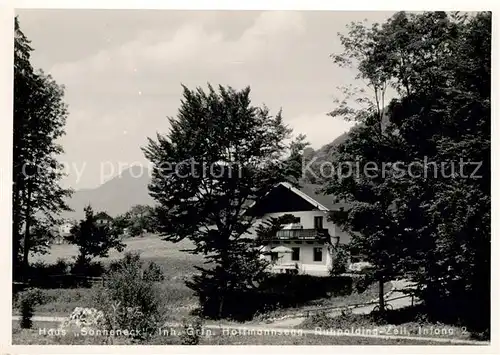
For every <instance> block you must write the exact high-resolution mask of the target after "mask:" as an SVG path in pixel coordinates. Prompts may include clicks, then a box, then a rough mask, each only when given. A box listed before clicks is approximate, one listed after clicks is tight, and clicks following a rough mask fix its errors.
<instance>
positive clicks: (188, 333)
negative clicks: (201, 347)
mask: <svg viewBox="0 0 500 355" xmlns="http://www.w3.org/2000/svg"><path fill="white" fill-rule="evenodd" d="M202 326H203V323H202V320H201V318H199V317H193V318H191V319H184V320H183V322H182V327H183V332H182V333H181V335H180V340H181V344H182V345H198V344H199V342H200V335H201V334H202Z"/></svg>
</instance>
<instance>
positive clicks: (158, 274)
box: [144, 261, 165, 282]
mask: <svg viewBox="0 0 500 355" xmlns="http://www.w3.org/2000/svg"><path fill="white" fill-rule="evenodd" d="M144 279H145V280H147V281H151V282H161V281H163V280H165V276H164V275H163V271H162V269H161V266H160V265H158V264H156V263H155V262H153V261H150V262H149V264H148V267H147V269H146V270H144Z"/></svg>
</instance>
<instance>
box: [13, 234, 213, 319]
mask: <svg viewBox="0 0 500 355" xmlns="http://www.w3.org/2000/svg"><path fill="white" fill-rule="evenodd" d="M125 243H126V248H125V250H124V251H123V252H122V253H118V252H116V251H112V252H110V254H109V257H108V258H101V259H98V260H100V261H102V262H103V263H104V264H107V263H109V262H111V261H113V260H117V259H120V258H121V257H123V255H124V254H125V253H126V252H138V253H140V255H141V259H142V260H143V261H144V263H145V264H147V263H148V262H149V261H153V262H155V263H157V264H159V265H160V266H161V267H162V269H163V273H164V276H165V280H164V281H163V282H162V284H161V285H160V287H161V288H162V290H163V291H164V292H163V294H164V297H165V300H166V303H167V304H168V305H169V308H171V311H172V320H177V319H179V317H182V316H184V315H186V314H187V313H188V309H189V308H190V307H193V306H194V305H196V299H195V297H194V295H193V292H192V290H191V289H189V288H188V287H187V286H186V285H185V283H184V279H185V278H186V277H188V276H189V275H191V274H192V273H194V272H196V269H195V268H194V266H202V265H203V258H202V257H201V256H197V255H192V254H189V253H187V252H184V251H182V250H183V249H186V248H188V249H189V248H191V247H192V244H191V243H190V242H189V241H182V242H179V243H171V242H166V241H163V240H161V239H160V238H159V237H157V236H148V237H144V238H130V239H127V240H126V241H125ZM77 254H78V250H77V248H76V247H75V246H73V245H67V244H63V245H54V246H53V247H52V248H51V250H50V253H48V254H45V255H38V256H36V257H34V258H32V262H37V261H41V262H44V263H47V264H52V263H55V262H56V261H57V260H58V259H66V260H68V261H71V260H72V259H73V258H74V257H75V256H76V255H77ZM41 292H42V294H43V297H44V302H43V304H41V305H38V306H37V307H36V309H35V313H36V315H51V316H67V315H69V314H70V313H71V312H72V311H73V309H74V308H75V307H92V306H93V307H95V305H94V304H93V302H92V294H93V289H92V288H84V287H82V288H57V289H42V290H41ZM14 313H18V310H17V309H16V308H14Z"/></svg>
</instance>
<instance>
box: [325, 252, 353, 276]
mask: <svg viewBox="0 0 500 355" xmlns="http://www.w3.org/2000/svg"><path fill="white" fill-rule="evenodd" d="M348 263H349V251H348V247H347V246H346V245H337V246H336V247H334V248H332V264H331V266H330V269H329V270H328V273H329V274H330V275H332V276H336V275H340V274H343V273H344V272H346V271H347V265H348Z"/></svg>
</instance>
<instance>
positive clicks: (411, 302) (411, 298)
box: [411, 294, 413, 307]
mask: <svg viewBox="0 0 500 355" xmlns="http://www.w3.org/2000/svg"><path fill="white" fill-rule="evenodd" d="M411 306H412V307H413V294H412V295H411Z"/></svg>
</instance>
